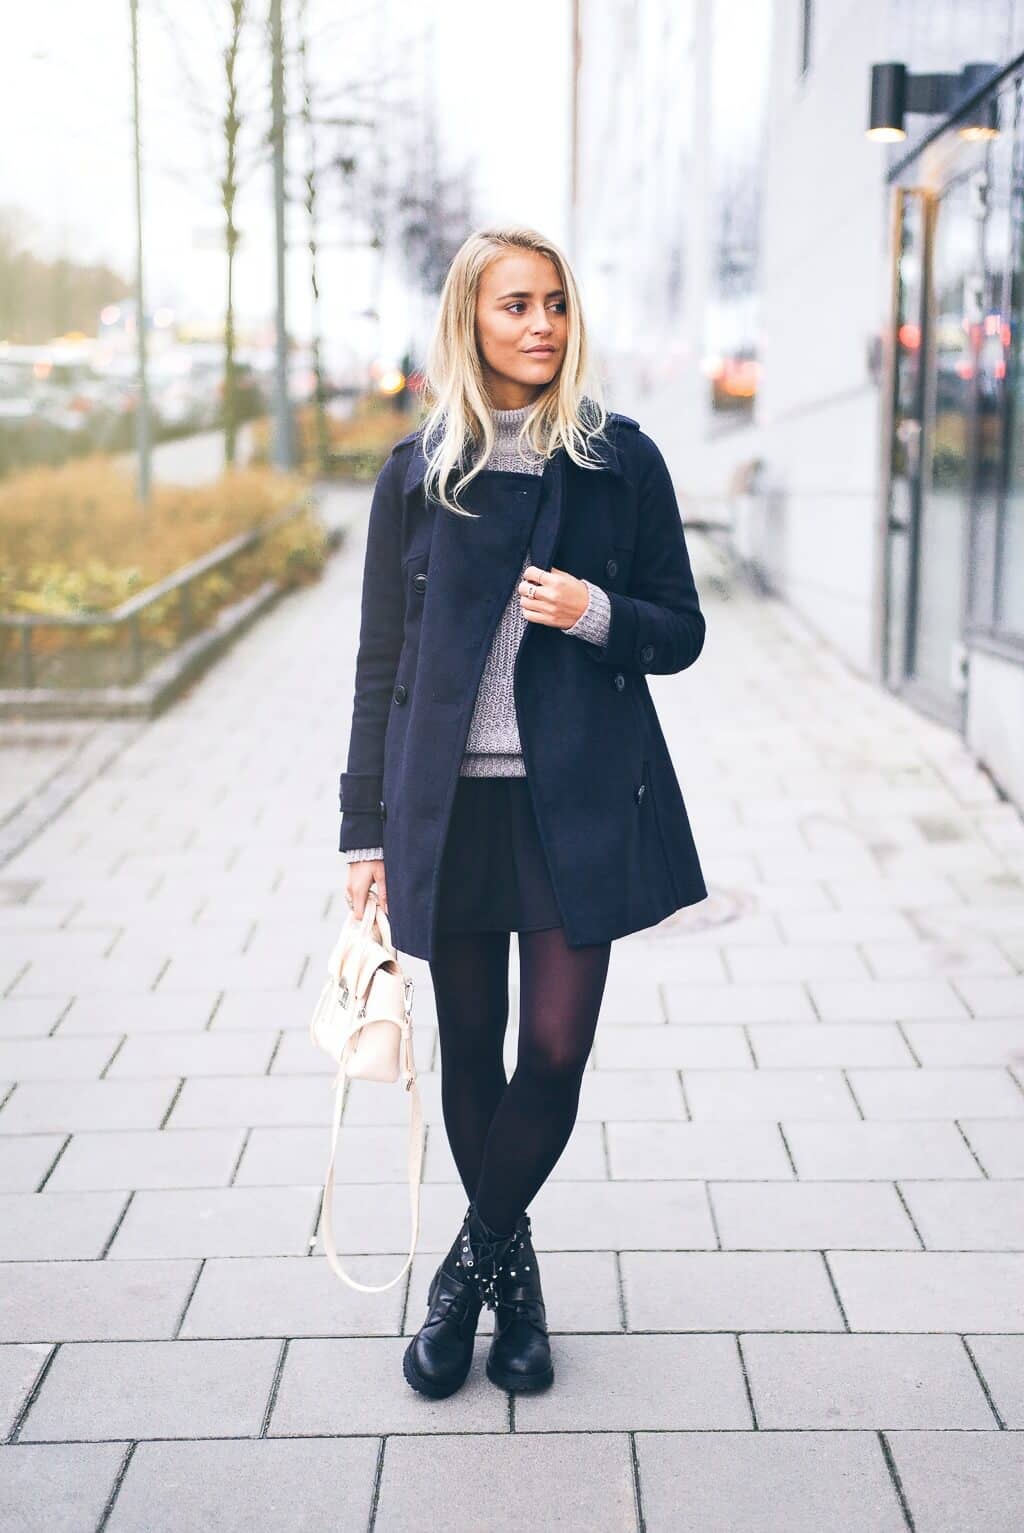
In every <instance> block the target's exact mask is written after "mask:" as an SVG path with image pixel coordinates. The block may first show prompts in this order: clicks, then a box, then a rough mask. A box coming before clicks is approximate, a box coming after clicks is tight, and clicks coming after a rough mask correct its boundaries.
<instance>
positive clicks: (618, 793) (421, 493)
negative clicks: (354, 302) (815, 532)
mask: <svg viewBox="0 0 1024 1533" xmlns="http://www.w3.org/2000/svg"><path fill="white" fill-rule="evenodd" d="M427 377H428V381H429V386H430V390H431V392H432V394H433V396H434V399H435V403H434V405H433V408H432V410H431V412H430V414H429V415H428V416H427V419H426V420H425V421H424V423H423V426H422V428H421V429H420V430H418V431H415V432H412V433H410V435H409V436H407V437H405V438H403V439H402V441H400V442H399V443H397V444H396V446H395V448H394V449H393V451H392V453H391V456H390V457H389V458H388V460H387V462H386V463H385V465H384V467H383V469H382V470H381V473H380V476H379V478H378V481H377V484H376V487H375V490H374V496H373V503H372V506H371V510H370V520H369V526H368V531H367V545H366V556H365V566H364V576H363V592H362V611H361V623H360V637H359V649H358V654H357V659H356V682H355V701H354V706H353V715H352V730H351V735H350V743H349V754H348V764H347V768H346V770H345V771H344V772H343V773H342V775H341V785H340V801H341V807H342V810H343V820H342V829H341V840H340V846H341V850H342V851H344V852H345V854H346V857H347V859H348V861H349V864H350V865H349V870H348V880H347V891H346V899H347V900H348V902H349V904H350V905H351V907H352V909H353V910H354V912H355V914H356V915H357V916H360V915H362V912H363V907H364V904H365V900H366V896H367V892H368V890H369V888H370V886H371V884H375V885H376V889H377V894H378V897H379V899H380V901H381V904H382V905H383V907H384V909H385V910H386V911H387V913H388V916H389V919H390V922H391V932H392V937H393V939H394V941H395V944H396V946H397V947H398V948H399V949H400V950H403V951H405V952H408V953H412V954H414V955H416V956H418V957H423V958H425V959H427V960H428V962H429V966H430V974H431V980H432V984H433V988H434V996H435V1001H436V1007H437V1021H438V1034H439V1039H440V1048H441V1092H442V1108H443V1115H444V1122H445V1128H446V1131H447V1134H448V1139H449V1143H450V1145H451V1149H452V1154H453V1156H454V1159H455V1163H456V1166H457V1168H458V1171H459V1176H460V1178H461V1180H462V1183H463V1186H464V1188H465V1190H466V1193H467V1196H468V1198H469V1206H468V1208H467V1211H466V1215H465V1217H464V1219H463V1222H462V1226H461V1228H460V1229H459V1231H458V1233H457V1234H456V1236H455V1239H454V1240H453V1242H452V1245H451V1248H450V1250H449V1251H448V1253H447V1255H446V1256H445V1258H444V1260H443V1261H442V1263H441V1265H440V1266H439V1267H438V1269H437V1271H436V1273H435V1274H434V1277H433V1280H432V1282H431V1284H430V1289H429V1292H428V1298H427V1303H428V1311H427V1316H426V1319H425V1320H424V1323H423V1325H422V1326H421V1327H420V1329H419V1331H418V1332H417V1333H416V1335H415V1336H414V1337H413V1338H412V1340H411V1341H410V1343H409V1346H408V1348H407V1350H406V1353H405V1358H404V1363H403V1368H404V1373H405V1377H406V1379H407V1380H408V1382H409V1384H410V1385H412V1387H413V1388H414V1389H417V1390H419V1391H421V1392H422V1393H424V1394H427V1395H431V1396H434V1397H440V1396H443V1395H448V1394H451V1393H452V1392H453V1391H454V1390H456V1389H458V1388H459V1386H460V1385H461V1384H462V1383H463V1381H464V1380H465V1378H466V1376H467V1373H468V1371H469V1367H470V1364H471V1362H472V1355H473V1344H474V1337H475V1333H476V1327H477V1322H478V1319H479V1315H480V1310H481V1308H482V1306H483V1305H485V1304H486V1305H487V1306H488V1307H489V1308H491V1309H492V1310H493V1311H494V1316H495V1319H494V1335H493V1338H492V1341H491V1346H490V1351H489V1354H488V1359H487V1373H488V1376H489V1378H490V1379H491V1380H492V1381H493V1382H494V1383H496V1384H498V1385H499V1386H500V1387H502V1388H505V1389H510V1390H533V1389H542V1388H544V1387H546V1386H547V1385H548V1384H550V1383H551V1381H552V1379H553V1376H554V1375H553V1369H552V1364H551V1353H550V1345H549V1341H548V1332H547V1323H546V1311H545V1305H544V1298H543V1293H542V1290H541V1282H540V1273H539V1269H538V1265H537V1256H536V1252H535V1251H534V1248H533V1244H532V1240H531V1227H530V1219H529V1215H528V1214H527V1213H526V1208H527V1205H528V1204H529V1203H530V1201H531V1199H532V1198H533V1197H534V1195H535V1194H536V1193H537V1191H538V1190H539V1188H540V1187H541V1186H542V1185H543V1183H544V1182H545V1180H546V1179H547V1176H548V1175H549V1173H550V1171H551V1170H552V1168H553V1166H554V1165H555V1163H556V1161H557V1160H558V1158H559V1156H560V1155H561V1152H562V1150H563V1149H564V1148H565V1145H566V1144H567V1142H568V1140H569V1136H570V1134H571V1132H572V1129H573V1126H574V1123H575V1119H576V1115H577V1110H578V1105H579V1093H580V1087H581V1083H582V1076H583V1071H584V1068H585V1066H586V1063H587V1059H588V1056H589V1054H590V1050H591V1046H592V1044H593V1039H594V1032H595V1028H596V1025H597V1016H598V1011H599V1008H600V1004H601V998H602V995H603V992H604V985H605V979H606V976H607V971H608V963H609V956H610V949H611V943H612V940H613V939H614V938H615V937H616V936H621V935H624V934H626V933H627V932H631V931H636V930H639V929H641V928H643V927H646V926H650V925H653V924H654V923H655V922H657V921H660V920H662V919H663V918H664V917H665V916H667V915H669V914H670V913H671V912H672V911H673V910H677V909H679V908H680V907H681V906H684V905H690V904H693V903H695V902H696V901H698V900H701V899H704V898H705V896H706V894H707V889H706V887H705V884H704V879H703V877H702V874H701V869H700V864H699V861H698V857H697V852H696V848H695V846H694V843H693V838H692V835H691V833H690V826H689V821H688V819H687V815H686V810H685V807H684V804H683V799H682V794H681V793H680V790H679V784H678V782H677V780H676V776H675V772H674V770H673V767H672V762H671V759H670V757H669V754H668V750H667V748H666V745H665V740H664V737H663V735H662V732H661V728H660V726H659V723H658V719H657V715H656V713H655V710H654V705H653V702H652V700H651V697H650V693H649V691H648V688H647V684H646V681H645V679H644V678H645V673H646V672H660V673H668V672H675V671H681V670H683V669H685V668H686V667H687V666H689V665H692V663H693V662H694V660H696V658H697V656H698V655H699V654H700V651H701V647H702V645H703V642H704V618H703V615H702V613H701V610H700V605H699V601H698V597H697V592H696V589H695V586H694V582H693V576H692V573H691V570H690V563H689V558H688V555H687V550H686V543H685V539H684V536H683V529H682V523H681V521H680V517H679V509H678V506H677V503H676V499H675V495H674V492H673V489H672V483H671V480H670V478H669V475H668V471H667V469H666V467H665V463H664V460H663V458H662V456H661V454H660V452H659V451H658V449H657V447H656V446H655V445H654V443H653V442H652V441H651V440H650V438H649V437H646V436H645V435H644V434H643V433H642V432H641V431H640V430H639V428H638V426H637V423H636V422H635V421H632V420H630V419H629V417H627V416H622V415H615V414H606V412H605V411H604V409H603V407H602V406H601V404H600V401H599V392H598V389H597V387H596V385H594V383H593V381H592V380H591V379H590V377H589V370H588V350H587V340H586V332H585V329H584V323H583V314H582V309H581V306H580V299H579V293H578V290H577V287H576V283H575V280H574V278H573V275H572V272H571V270H570V268H569V265H568V262H567V261H566V259H565V257H564V255H562V253H561V252H560V251H559V250H558V249H557V247H556V246H555V245H553V244H552V243H551V242H550V241H549V240H546V239H543V238H542V237H541V236H540V235H539V234H537V233H536V232H535V231H533V230H531V229H525V228H518V227H516V228H506V229H499V230H487V231H483V232H479V233H476V234H473V235H471V236H470V238H469V239H467V240H466V242H465V243H464V245H463V246H462V248H461V249H460V250H459V252H458V254H457V255H456V257H455V259H454V261H453V262H452V265H451V269H450V271H449V272H448V276H447V279H446V281H445V284H444V289H443V292H442V295H441V304H440V313H439V317H438V321H437V327H436V331H435V336H434V340H433V344H432V347H431V353H430V357H429V360H428V367H427ZM556 555H557V558H558V561H559V562H558V563H557V564H556V563H554V562H553V561H554V558H555V556H556ZM392 900H393V904H391V903H390V901H392ZM512 931H515V932H517V933H518V948H519V971H520V1018H519V1041H518V1053H517V1061H516V1068H515V1071H514V1073H513V1075H512V1077H511V1080H508V1081H507V1080H506V1078H505V1072H504V1068H503V1064H502V1050H503V1040H504V1035H505V1029H506V1024H507V1020H508V959H509V944H510V935H509V934H510V932H512Z"/></svg>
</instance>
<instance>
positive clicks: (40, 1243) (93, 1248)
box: [0, 1192, 127, 1262]
mask: <svg viewBox="0 0 1024 1533" xmlns="http://www.w3.org/2000/svg"><path fill="white" fill-rule="evenodd" d="M126 1202H127V1194H126V1193H123V1192H76V1193H63V1194H62V1193H54V1194H53V1195H52V1196H51V1195H50V1194H48V1193H42V1192H6V1193H3V1194H0V1262H19V1261H30V1262H32V1261H55V1260H71V1259H74V1258H85V1257H99V1256H102V1255H103V1253H104V1252H105V1250H106V1248H107V1246H108V1244H109V1241H110V1237H111V1235H112V1234H113V1233H114V1230H115V1228H116V1226H117V1223H118V1221H119V1219H120V1218H121V1215H122V1213H123V1211H124V1207H125V1203H126Z"/></svg>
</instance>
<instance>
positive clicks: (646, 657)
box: [640, 644, 654, 665]
mask: <svg viewBox="0 0 1024 1533" xmlns="http://www.w3.org/2000/svg"><path fill="white" fill-rule="evenodd" d="M640 659H641V660H642V661H643V663H644V665H649V664H650V662H651V661H652V660H653V659H654V645H653V644H645V645H644V647H643V649H642V650H641V651H640Z"/></svg>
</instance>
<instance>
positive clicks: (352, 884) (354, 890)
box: [345, 857, 391, 920]
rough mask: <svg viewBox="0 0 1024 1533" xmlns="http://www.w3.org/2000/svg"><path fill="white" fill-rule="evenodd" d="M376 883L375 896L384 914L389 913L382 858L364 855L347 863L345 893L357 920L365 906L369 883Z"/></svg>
mask: <svg viewBox="0 0 1024 1533" xmlns="http://www.w3.org/2000/svg"><path fill="white" fill-rule="evenodd" d="M374 883H375V884H376V885H377V898H378V901H379V903H380V906H381V909H382V910H383V911H384V914H385V915H390V913H391V912H390V911H389V910H388V892H387V882H386V880H385V877H384V859H383V858H382V857H365V858H361V859H360V861H358V862H350V863H349V864H348V875H347V877H346V879H345V893H346V895H347V896H348V898H349V903H350V905H351V907H352V913H353V915H354V916H355V917H356V919H357V920H361V919H362V915H363V911H364V910H365V908H366V896H367V894H368V893H369V891H370V885H371V884H374Z"/></svg>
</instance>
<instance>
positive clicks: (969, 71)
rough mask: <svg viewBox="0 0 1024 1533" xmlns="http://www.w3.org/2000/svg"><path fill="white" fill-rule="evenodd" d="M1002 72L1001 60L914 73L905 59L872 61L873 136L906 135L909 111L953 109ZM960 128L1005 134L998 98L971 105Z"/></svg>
mask: <svg viewBox="0 0 1024 1533" xmlns="http://www.w3.org/2000/svg"><path fill="white" fill-rule="evenodd" d="M998 71H999V66H998V65H997V64H965V65H964V67H963V69H961V70H960V72H959V74H921V75H913V74H911V73H910V72H909V70H908V69H907V66H906V65H905V64H899V63H894V62H893V63H887V64H872V66H871V105H870V109H869V116H868V128H867V136H868V138H870V139H874V140H875V141H876V142H878V143H896V142H897V141H898V140H900V139H903V138H906V136H907V130H906V128H905V127H904V125H903V119H904V117H905V115H906V113H907V112H920V113H921V114H922V115H924V116H930V117H937V116H940V115H945V114H949V113H952V112H953V111H955V109H956V105H957V103H958V102H960V101H964V100H966V99H967V98H968V97H969V96H972V95H973V94H974V93H975V92H976V91H978V90H980V89H981V87H982V86H983V85H984V84H985V83H986V81H988V80H990V79H991V78H992V76H993V75H995V74H997V73H998ZM957 132H958V133H959V134H960V135H961V136H962V137H963V138H967V139H979V138H995V137H996V136H997V135H998V133H999V115H998V107H997V103H996V101H995V98H994V97H993V98H990V99H989V100H987V101H984V102H978V103H977V104H976V105H975V106H973V107H971V108H970V110H969V111H968V112H967V113H965V115H964V116H963V118H961V119H960V121H959V122H958V123H957Z"/></svg>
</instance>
